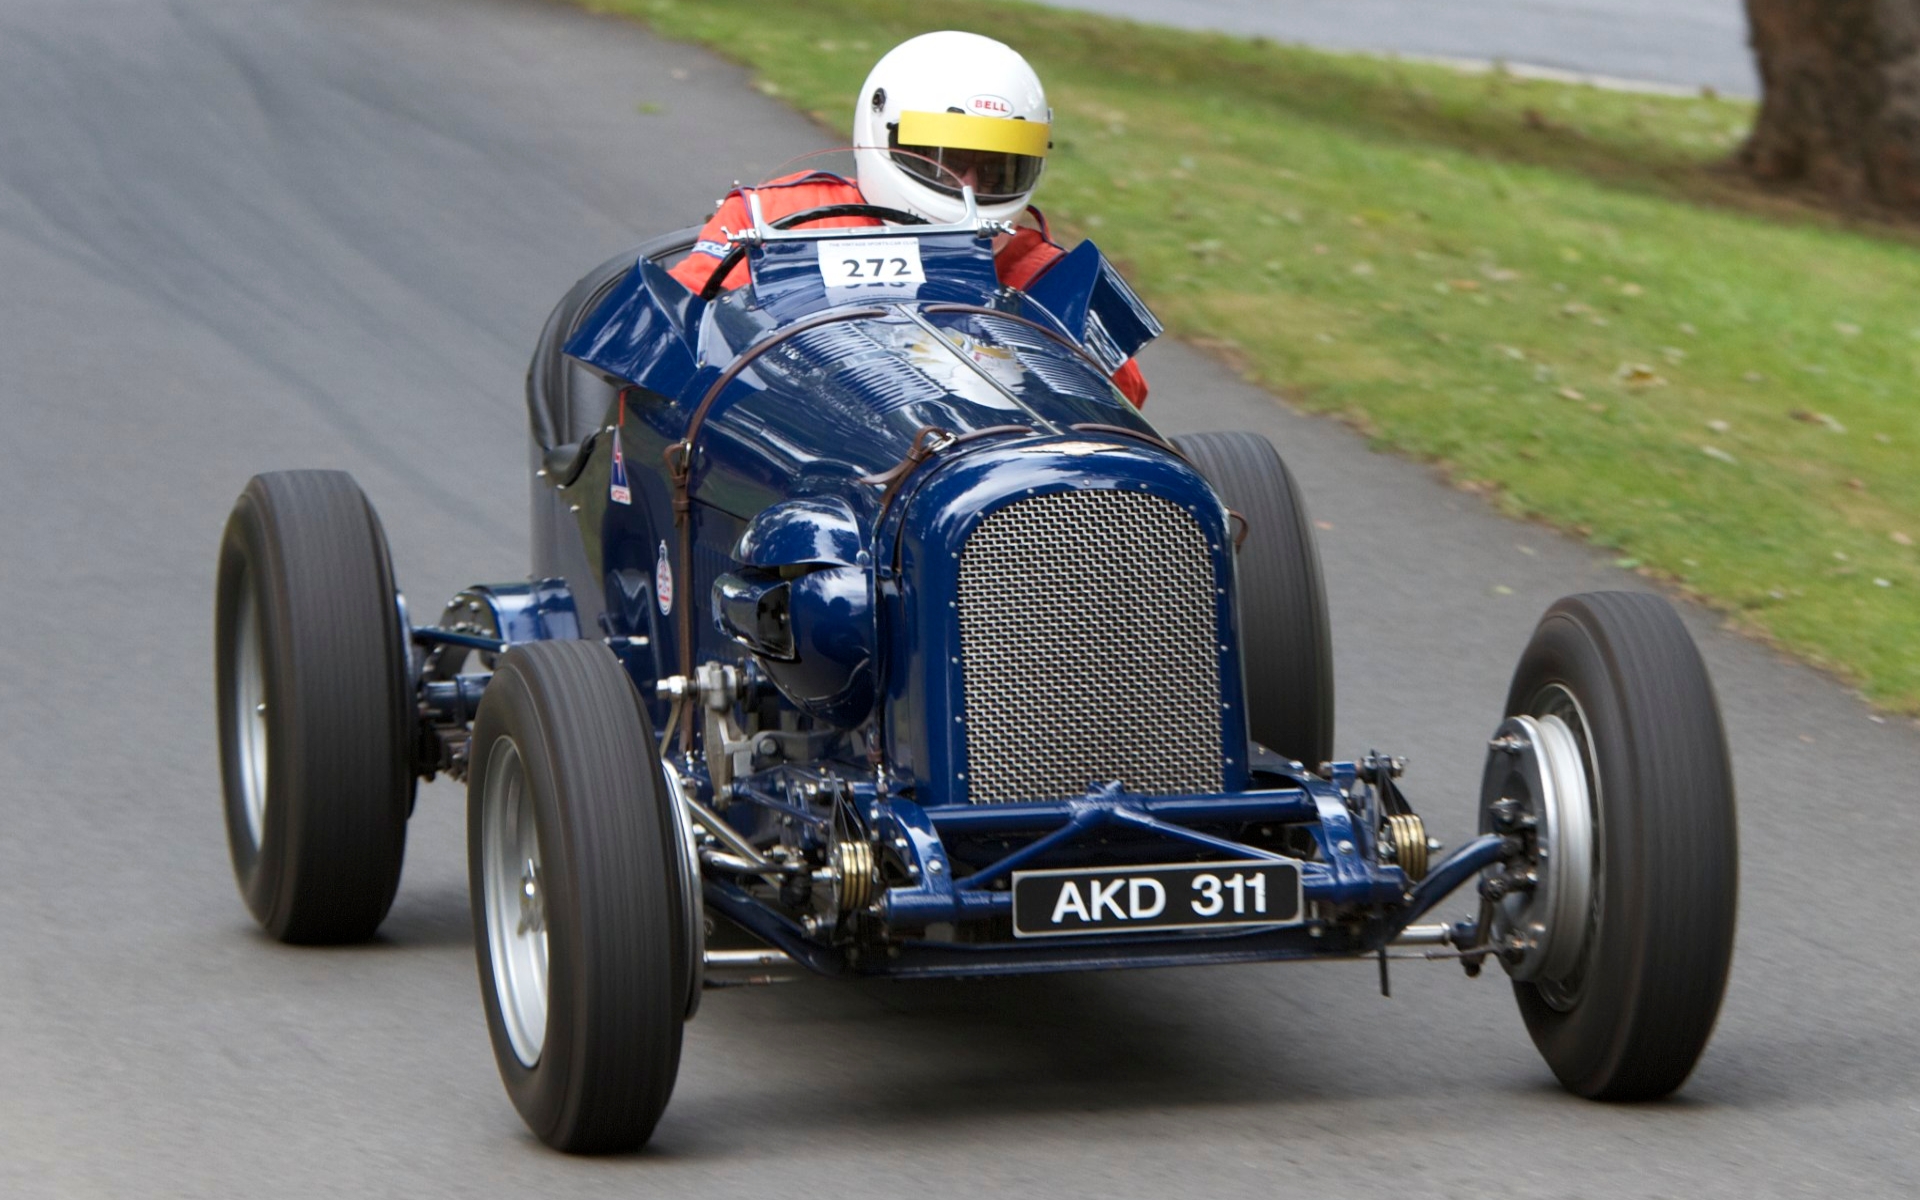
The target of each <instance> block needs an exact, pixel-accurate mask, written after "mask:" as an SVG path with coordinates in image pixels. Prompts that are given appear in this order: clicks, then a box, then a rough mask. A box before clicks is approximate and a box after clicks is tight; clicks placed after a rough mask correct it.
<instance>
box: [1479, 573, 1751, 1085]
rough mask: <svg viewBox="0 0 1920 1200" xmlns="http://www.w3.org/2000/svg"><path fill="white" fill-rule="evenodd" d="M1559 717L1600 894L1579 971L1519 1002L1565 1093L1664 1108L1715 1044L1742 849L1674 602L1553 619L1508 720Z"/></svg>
mask: <svg viewBox="0 0 1920 1200" xmlns="http://www.w3.org/2000/svg"><path fill="white" fill-rule="evenodd" d="M1568 695H1571V697H1572V698H1573V699H1574V700H1575V701H1576V702H1577V711H1575V712H1574V713H1573V714H1572V715H1570V716H1569V715H1568V713H1567V710H1568V707H1569V706H1568V705H1567V703H1566V699H1565V698H1566V697H1567V696H1568ZM1556 711H1557V712H1558V713H1559V714H1560V715H1562V716H1563V718H1564V719H1566V720H1567V721H1568V724H1569V725H1570V726H1575V727H1574V729H1573V732H1574V733H1575V735H1576V737H1575V740H1576V743H1577V744H1579V745H1580V748H1581V751H1582V754H1581V758H1582V760H1583V762H1584V765H1585V769H1586V773H1587V785H1588V789H1589V797H1590V800H1591V806H1592V809H1593V811H1594V815H1595V817H1596V828H1595V831H1594V834H1595V835H1594V837H1593V846H1594V860H1595V861H1594V864H1593V875H1592V878H1593V879H1594V882H1595V885H1596V886H1595V887H1594V888H1593V895H1592V899H1591V902H1590V905H1589V913H1590V916H1589V923H1588V927H1587V933H1586V941H1585V944H1584V948H1583V950H1582V952H1581V958H1580V962H1579V964H1578V965H1577V966H1576V967H1575V968H1573V970H1572V971H1570V972H1569V973H1568V976H1567V978H1566V979H1564V980H1560V981H1537V982H1529V983H1522V982H1517V981H1516V982H1515V983H1514V985H1513V987H1514V994H1515V997H1516V998H1517V999H1518V1001H1519V1004H1520V1012H1521V1015H1522V1016H1523V1017H1524V1018H1525V1019H1526V1023H1527V1030H1528V1032H1529V1033H1531V1034H1532V1035H1533V1041H1534V1044H1535V1045H1536V1046H1538V1047H1539V1049H1540V1053H1541V1055H1542V1056H1543V1057H1544V1058H1545V1059H1546V1061H1547V1065H1548V1066H1550V1067H1551V1068H1552V1069H1553V1073H1554V1074H1555V1075H1556V1076H1558V1077H1559V1079H1560V1081H1561V1083H1563V1084H1565V1085H1566V1087H1567V1088H1568V1089H1569V1090H1571V1091H1573V1092H1576V1093H1578V1094H1579V1095H1582V1096H1586V1097H1588V1098H1590V1099H1594V1100H1650V1099H1655V1098H1657V1097H1660V1096H1665V1095H1667V1094H1668V1093H1670V1092H1672V1091H1673V1090H1674V1089H1676V1088H1678V1087H1679V1086H1680V1085H1681V1084H1682V1083H1683V1082H1685V1080H1686V1078H1687V1076H1688V1074H1689V1073H1691V1072H1692V1070H1693V1067H1694V1064H1695V1063H1696V1062H1697V1061H1698V1060H1699V1057H1700V1054H1701V1052H1702V1051H1703V1050H1704V1049H1705V1048H1706V1044H1707V1040H1708V1038H1709V1037H1710V1036H1711V1035H1712V1032H1713V1025H1714V1020H1715V1018H1716V1017H1717V1015H1718V1013H1719V1011H1720V999H1721V996H1722V994H1723V993H1724V992H1725V990H1726V983H1727V972H1728V969H1729V966H1730V964H1731V962H1732V958H1733V937H1734V919H1735V909H1736V905H1737V899H1738V891H1739V849H1738V844H1737V827H1736V819H1735V808H1734V785H1733V769H1732V766H1731V764H1730V763H1729V761H1728V757H1727V745H1726V735H1725V733H1724V732H1723V730H1722V728H1721V723H1720V708H1719V704H1718V702H1717V700H1716V699H1715V697H1714V691H1713V683H1712V681H1711V680H1710V679H1709V678H1708V677H1707V670H1706V665H1705V664H1704V663H1703V662H1702V661H1701V659H1700V652H1699V650H1698V648H1697V647H1695V645H1694V643H1693V638H1692V637H1691V636H1689V635H1688V633H1687V630H1686V627H1685V626H1683V625H1682V624H1681V623H1680V618H1679V616H1678V615H1676V614H1675V613H1674V611H1673V608H1672V606H1671V605H1669V604H1668V603H1667V602H1666V601H1665V600H1662V599H1661V598H1659V597H1657V596H1650V595H1646V594H1642V593H1635V592H1594V593H1588V594H1585V595H1579V596H1569V597H1566V598H1565V599H1563V600H1560V601H1559V602H1558V603H1556V604H1554V605H1553V607H1551V608H1549V609H1548V610H1547V613H1546V616H1544V617H1543V618H1542V619H1541V621H1540V625H1539V627H1538V628H1537V629H1536V630H1535V631H1534V635H1533V639H1532V641H1530V642H1529V643H1528V645H1527V649H1526V652H1525V654H1523V655H1522V656H1521V659H1520V664H1519V667H1518V668H1517V669H1516V670H1515V671H1514V676H1513V686H1512V688H1511V690H1510V691H1509V693H1508V696H1507V712H1508V714H1509V715H1510V716H1511V715H1527V716H1539V715H1544V714H1547V713H1553V712H1556ZM1578 725H1584V729H1581V728H1578V727H1577V726H1578Z"/></svg>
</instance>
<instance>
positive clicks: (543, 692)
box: [467, 641, 700, 1153]
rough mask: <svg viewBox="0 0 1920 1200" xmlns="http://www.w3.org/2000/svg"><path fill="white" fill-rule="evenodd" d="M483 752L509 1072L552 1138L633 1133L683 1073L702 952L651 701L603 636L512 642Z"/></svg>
mask: <svg viewBox="0 0 1920 1200" xmlns="http://www.w3.org/2000/svg"><path fill="white" fill-rule="evenodd" d="M472 762H473V772H472V775H471V776H470V778H469V780H468V787H467V797H468V801H467V850H468V858H467V861H468V868H469V876H470V881H471V894H472V902H473V928H474V939H475V948H476V952H477V957H478V960H479V969H480V990H481V994H482V996H483V998H484V1001H485V1004H486V1013H487V1029H488V1032H489V1033H490V1034H491V1035H492V1039H493V1050H494V1058H495V1060H496V1062H497V1063H498V1065H499V1068H500V1077H501V1080H502V1081H503V1082H504V1083H505V1084H506V1088H507V1094H508V1095H509V1096H510V1097H511V1098H512V1100H513V1104H514V1107H515V1108H516V1109H518V1110H519V1112H520V1116H521V1118H522V1119H523V1120H525V1121H526V1123H527V1127H528V1128H529V1129H531V1130H532V1131H533V1133H534V1134H535V1135H536V1136H537V1137H539V1138H540V1140H541V1141H543V1142H545V1143H547V1144H548V1145H549V1146H552V1147H554V1148H555V1149H557V1150H564V1151H569V1152H573V1153H608V1152H617V1151H623V1150H632V1149H635V1148H637V1147H639V1146H640V1145H642V1144H643V1143H645V1142H646V1140H647V1138H648V1136H650V1135H651V1134H652V1132H653V1127H654V1124H655V1123H656V1122H657V1121H658V1120H659V1118H660V1114H661V1112H662V1111H663V1110H664V1109H665V1108H666V1105H667V1098H668V1097H669V1096H670V1095H671V1094H672V1091H673V1082H674V1077H675V1075H676V1074H677V1073H678V1071H679V1065H680V1039H681V1023H682V1021H683V1019H684V1018H685V1016H686V1014H687V1011H688V1008H689V999H688V997H689V993H690V990H691V989H692V988H693V987H695V986H697V980H696V979H694V978H693V976H692V974H691V971H692V968H691V966H690V963H692V962H695V961H697V956H698V954H699V953H700V947H699V946H697V945H695V944H693V942H692V940H691V939H692V938H693V936H694V933H693V931H694V929H695V920H696V919H697V918H696V915H695V914H694V913H692V912H691V911H690V910H689V907H688V906H689V904H690V903H693V904H697V902H698V901H697V892H696V893H692V895H693V897H694V898H693V899H692V900H691V901H690V900H689V898H688V897H689V889H688V887H687V883H688V881H687V879H686V877H685V871H686V866H685V864H686V850H685V837H684V834H683V833H682V832H681V831H680V829H679V828H678V827H677V825H676V820H675V813H674V809H673V807H671V806H672V805H674V804H677V803H678V802H679V800H678V797H677V796H674V795H671V794H670V792H669V790H668V789H669V786H670V784H671V783H672V779H671V777H670V776H668V775H667V774H665V772H664V770H663V768H662V766H661V762H660V758H659V754H658V751H657V750H656V749H655V747H654V741H653V732H652V729H651V728H650V725H649V722H648V720H647V716H646V710H645V709H644V708H643V707H642V706H641V703H640V697H639V694H638V693H637V692H635V691H634V688H633V685H632V683H631V682H630V681H629V680H628V678H627V674H626V670H625V668H623V667H622V666H621V665H620V663H619V661H618V660H617V659H616V658H614V656H613V654H612V653H611V652H610V651H608V650H607V648H606V647H605V646H602V645H600V644H598V643H595V642H585V641H579V642H534V643H532V644H529V645H525V646H517V647H515V648H513V649H512V650H509V651H508V652H507V653H506V654H504V655H502V656H501V659H500V662H499V666H498V669H497V670H496V671H495V673H494V676H493V679H492V681H491V682H490V683H489V684H488V685H487V691H486V694H485V697H484V698H483V699H482V700H481V703H480V710H479V713H478V714H477V717H476V719H475V722H474V729H473V758H472Z"/></svg>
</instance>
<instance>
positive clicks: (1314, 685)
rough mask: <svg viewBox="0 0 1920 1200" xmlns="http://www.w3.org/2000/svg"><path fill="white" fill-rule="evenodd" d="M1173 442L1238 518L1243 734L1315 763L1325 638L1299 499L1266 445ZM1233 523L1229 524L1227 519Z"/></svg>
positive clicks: (1325, 752) (1245, 437)
mask: <svg viewBox="0 0 1920 1200" xmlns="http://www.w3.org/2000/svg"><path fill="white" fill-rule="evenodd" d="M1175 445H1177V446H1178V447H1179V448H1180V451H1181V453H1183V454H1185V455H1186V456H1187V459H1188V461H1189V462H1191V463H1192V464H1193V465H1194V468H1195V469H1196V470H1198V471H1199V472H1200V474H1201V475H1202V476H1204V477H1205V478H1206V480H1207V482H1208V483H1210V484H1212V485H1213V490H1214V491H1215V492H1216V493H1218V494H1219V496H1220V499H1221V502H1222V503H1224V504H1225V505H1226V506H1227V507H1228V508H1229V509H1231V510H1232V511H1233V512H1235V513H1237V514H1239V516H1240V518H1241V519H1242V520H1244V521H1245V522H1246V540H1245V541H1244V542H1242V543H1241V545H1240V548H1239V550H1238V551H1237V552H1236V554H1235V558H1234V564H1235V572H1234V573H1235V576H1236V578H1237V579H1238V581H1239V604H1240V607H1239V612H1240V646H1241V661H1242V663H1243V664H1244V670H1245V675H1246V692H1247V723H1248V726H1249V732H1250V733H1251V734H1252V736H1253V740H1254V741H1256V742H1259V743H1260V744H1261V745H1263V746H1265V747H1267V748H1268V749H1269V750H1273V751H1276V752H1278V753H1280V754H1284V755H1286V756H1287V757H1288V758H1291V759H1296V760H1298V761H1300V762H1303V763H1305V764H1307V765H1308V766H1309V767H1315V766H1318V765H1319V764H1321V763H1323V762H1327V761H1329V760H1330V759H1332V757H1333V636H1332V633H1331V631H1330V628H1329V626H1328V623H1327V593H1326V585H1325V584H1324V583H1323V582H1322V580H1321V577H1320V552H1319V550H1318V549H1317V548H1316V547H1315V545H1314V538H1313V523H1312V522H1311V521H1310V520H1308V518H1307V506H1306V503H1305V502H1304V501H1303V500H1302V499H1301V497H1300V489H1299V487H1298V485H1296V484H1295V483H1294V481H1293V475H1292V473H1291V472H1289V471H1288V470H1287V464H1286V463H1285V462H1283V461H1282V460H1281V458H1280V454H1279V452H1278V451H1277V450H1275V449H1274V448H1273V443H1272V442H1269V441H1268V440H1267V439H1266V438H1264V437H1261V436H1260V435H1259V434H1257V433H1196V434H1190V435H1188V436H1186V437H1182V438H1177V439H1175ZM1236 524H1237V522H1236Z"/></svg>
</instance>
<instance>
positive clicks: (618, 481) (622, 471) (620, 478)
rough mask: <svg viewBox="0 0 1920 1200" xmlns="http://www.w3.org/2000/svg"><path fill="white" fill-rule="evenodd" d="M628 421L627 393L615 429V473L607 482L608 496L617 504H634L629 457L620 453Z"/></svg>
mask: <svg viewBox="0 0 1920 1200" xmlns="http://www.w3.org/2000/svg"><path fill="white" fill-rule="evenodd" d="M626 423H627V397H626V393H624V392H623V393H621V395H620V423H619V424H618V425H616V426H614V430H613V474H612V476H611V477H610V478H609V481H608V483H607V498H608V499H610V500H612V501H613V502H614V503H615V504H632V503H633V489H632V488H630V487H628V486H627V459H626V456H625V455H623V454H621V453H620V431H621V429H622V428H624V427H625V426H626Z"/></svg>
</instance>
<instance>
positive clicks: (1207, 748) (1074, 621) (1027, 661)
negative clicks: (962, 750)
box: [957, 490, 1224, 804]
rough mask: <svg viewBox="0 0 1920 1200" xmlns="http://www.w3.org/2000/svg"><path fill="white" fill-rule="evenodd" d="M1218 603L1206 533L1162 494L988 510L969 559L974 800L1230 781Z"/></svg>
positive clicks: (1146, 790) (1187, 788) (1192, 787)
mask: <svg viewBox="0 0 1920 1200" xmlns="http://www.w3.org/2000/svg"><path fill="white" fill-rule="evenodd" d="M1216 597H1217V592H1216V585H1215V581H1214V568H1213V559H1212V556H1211V555H1210V553H1209V546H1208V542H1207V535H1206V533H1205V532H1204V531H1203V530H1202V529H1201V527H1200V525H1199V523H1198V522H1197V521H1195V520H1194V518H1193V517H1192V515H1191V514H1189V513H1188V512H1187V511H1186V510H1185V509H1182V508H1181V507H1180V506H1179V505H1177V504H1175V503H1173V502H1172V501H1170V500H1166V499H1164V498H1162V497H1159V496H1154V495H1151V494H1149V493H1147V492H1126V491H1116V490H1090V491H1074V492H1053V493H1049V494H1046V495H1042V496H1034V497H1031V498H1029V499H1024V500H1018V501H1015V502H1014V503H1012V504H1009V505H1007V506H1006V507H1005V508H1002V509H1000V510H998V511H996V512H994V513H992V514H991V515H990V516H988V517H987V518H986V519H985V520H984V521H982V522H981V523H980V525H979V526H978V527H977V528H976V529H975V530H974V532H973V533H972V535H971V536H970V537H968V539H967V542H966V545H965V547H964V549H963V550H962V552H961V556H960V580H959V599H958V601H957V607H958V609H959V615H960V647H961V661H962V667H961V674H962V679H963V682H964V694H965V698H966V714H965V717H964V718H963V721H964V724H965V728H966V743H967V794H968V799H970V800H971V801H972V802H973V803H976V804H986V803H998V802H1004V801H1020V800H1060V799H1070V798H1072V797H1075V796H1082V795H1085V794H1086V793H1087V791H1088V789H1089V787H1090V786H1091V785H1096V784H1103V783H1107V782H1110V781H1113V780H1118V781H1119V782H1120V784H1121V786H1122V787H1123V788H1124V789H1125V790H1127V791H1129V792H1135V793H1139V794H1143V795H1169V794H1178V793H1189V792H1217V791H1220V790H1222V788H1223V787H1224V783H1223V780H1222V762H1221V760H1222V753H1223V752H1222V749H1221V740H1222V718H1221V707H1220V705H1221V697H1220V653H1221V651H1220V639H1219V636H1218V630H1217V622H1216V613H1217V608H1216V606H1215V600H1216Z"/></svg>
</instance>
